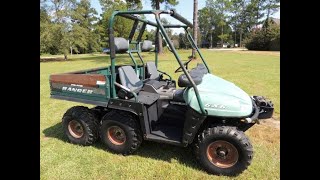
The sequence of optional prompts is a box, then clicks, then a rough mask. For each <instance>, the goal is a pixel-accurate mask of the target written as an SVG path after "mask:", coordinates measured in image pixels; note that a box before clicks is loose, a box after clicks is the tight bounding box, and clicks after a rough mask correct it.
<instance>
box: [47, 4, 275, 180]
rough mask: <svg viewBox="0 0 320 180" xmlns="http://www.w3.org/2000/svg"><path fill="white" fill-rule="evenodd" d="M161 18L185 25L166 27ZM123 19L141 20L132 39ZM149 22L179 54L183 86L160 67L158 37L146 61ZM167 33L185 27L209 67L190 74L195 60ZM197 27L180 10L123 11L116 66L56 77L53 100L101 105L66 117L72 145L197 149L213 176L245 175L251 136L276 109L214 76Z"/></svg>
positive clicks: (114, 41) (113, 45) (126, 150)
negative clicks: (124, 32) (124, 33)
mask: <svg viewBox="0 0 320 180" xmlns="http://www.w3.org/2000/svg"><path fill="white" fill-rule="evenodd" d="M143 14H150V15H153V17H154V18H155V21H149V20H146V19H144V18H142V16H140V15H143ZM160 15H167V16H171V17H172V18H175V19H176V20H178V21H180V22H181V23H180V24H169V25H163V24H162V23H161V21H160ZM116 17H117V18H127V19H130V20H132V21H133V25H132V30H131V33H130V34H129V35H128V37H126V38H124V37H114V29H113V25H114V22H115V21H114V19H115V18H116ZM147 25H149V26H153V27H154V28H155V30H156V31H155V33H156V34H155V35H156V37H162V38H163V39H164V41H165V42H166V43H167V46H168V48H169V50H170V51H171V52H172V53H173V54H174V56H175V59H176V61H177V62H178V64H177V65H178V68H177V70H176V71H175V72H176V73H177V72H180V73H181V72H182V74H181V75H180V76H179V78H178V79H177V81H176V80H173V79H172V78H171V76H170V75H168V74H167V73H165V72H162V71H160V70H159V69H158V47H157V44H158V43H157V40H156V42H155V44H156V47H155V50H154V52H155V59H154V61H148V62H145V61H144V60H143V58H142V55H141V52H143V51H151V50H152V49H153V47H152V42H151V41H148V40H142V35H143V33H144V31H145V29H146V26H147ZM167 28H183V29H184V30H185V33H186V35H187V37H188V40H189V42H190V44H191V45H192V47H193V48H194V49H195V50H196V51H197V53H198V55H199V57H200V59H201V62H202V63H198V64H197V66H196V67H194V68H192V69H190V68H189V69H188V64H189V63H190V62H191V60H192V59H189V60H185V61H182V60H181V58H180V57H179V55H178V53H177V51H176V49H175V47H174V46H173V43H172V42H171V40H170V38H169V37H168V34H167V32H166V29H167ZM190 28H193V25H192V24H191V23H190V22H189V21H188V20H186V19H185V18H184V17H182V16H181V15H179V14H178V13H177V12H176V11H174V10H144V11H115V12H114V13H113V14H112V15H111V17H110V19H109V28H108V33H109V46H110V58H111V65H110V66H106V67H102V68H97V69H90V70H83V71H77V72H70V73H63V74H53V75H51V76H50V88H51V98H55V99H61V100H68V101H74V102H79V103H86V104H91V105H95V107H94V108H90V109H89V108H87V107H84V106H75V107H72V108H70V109H69V110H67V112H66V113H65V114H64V116H63V118H62V124H63V129H64V133H65V134H66V136H67V137H68V139H69V141H70V142H71V143H74V144H79V145H91V144H93V143H94V142H95V141H96V140H98V139H100V140H101V141H102V142H103V143H104V144H105V146H106V148H107V149H109V150H110V151H112V152H115V153H120V154H124V155H128V154H131V153H133V152H134V151H136V150H138V148H139V146H140V145H141V143H142V142H143V141H144V140H145V141H156V142H159V143H168V144H172V145H176V146H182V147H187V146H192V147H193V148H194V152H195V157H196V158H197V159H198V161H199V163H200V164H201V165H202V167H203V168H204V169H205V170H207V172H209V173H213V174H221V175H228V176H234V175H237V174H239V173H241V172H242V171H244V170H245V169H246V168H247V167H248V166H249V165H250V163H251V161H252V158H253V147H252V145H251V143H250V141H249V139H248V137H247V136H246V135H245V134H244V132H245V131H246V130H247V129H249V128H250V127H252V126H253V125H254V124H255V123H257V122H258V119H265V118H270V117H271V116H272V114H273V104H272V103H271V101H269V100H266V99H265V98H264V97H262V96H249V95H248V94H247V93H246V92H244V91H243V90H241V89H240V88H239V87H237V86H236V85H234V84H233V83H231V82H228V81H226V80H224V79H222V78H219V77H217V76H215V75H214V74H212V72H211V71H210V69H209V68H208V65H207V63H206V61H205V59H204V58H203V56H202V54H201V52H200V50H199V49H198V47H197V46H196V45H195V42H194V41H193V39H192V37H191V34H190V33H189V29H190ZM137 29H139V31H137ZM135 33H137V34H136V35H135ZM156 39H158V38H156ZM118 53H127V54H128V55H129V56H130V58H131V60H132V65H121V64H117V60H118V58H119V57H118V58H117V56H116V54H118ZM133 53H136V55H137V56H138V57H139V61H138V62H139V63H138V62H137V61H136V59H135V58H134V56H133ZM164 76H167V77H168V78H164ZM177 85H178V86H179V88H178V87H177ZM160 151H161V150H160Z"/></svg>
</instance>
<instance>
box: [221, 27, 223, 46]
mask: <svg viewBox="0 0 320 180" xmlns="http://www.w3.org/2000/svg"><path fill="white" fill-rule="evenodd" d="M221 35H222V38H221V45H222V47H223V25H222V32H221Z"/></svg>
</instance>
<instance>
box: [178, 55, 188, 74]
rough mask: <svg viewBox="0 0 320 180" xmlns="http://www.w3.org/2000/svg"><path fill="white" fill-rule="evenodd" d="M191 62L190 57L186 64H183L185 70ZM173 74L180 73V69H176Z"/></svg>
mask: <svg viewBox="0 0 320 180" xmlns="http://www.w3.org/2000/svg"><path fill="white" fill-rule="evenodd" d="M191 61H192V57H191V58H189V60H188V61H187V62H185V63H183V66H184V67H186V69H188V64H189V63H190V62H191ZM174 72H175V73H178V72H182V68H181V67H178V69H176V70H175V71H174Z"/></svg>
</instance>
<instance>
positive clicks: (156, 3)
mask: <svg viewBox="0 0 320 180" xmlns="http://www.w3.org/2000/svg"><path fill="white" fill-rule="evenodd" d="M160 3H165V7H166V9H169V8H170V7H171V6H175V5H177V4H178V3H179V1H178V0H151V6H152V8H154V9H156V10H160ZM157 47H158V48H157V49H158V53H159V54H162V52H163V47H162V38H161V35H160V33H159V36H158V44H157Z"/></svg>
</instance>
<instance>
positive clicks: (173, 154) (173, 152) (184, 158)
mask: <svg viewBox="0 0 320 180" xmlns="http://www.w3.org/2000/svg"><path fill="white" fill-rule="evenodd" d="M43 133H44V134H45V136H46V137H50V138H56V139H59V140H61V141H64V142H68V139H67V137H66V136H65V135H64V133H63V129H62V123H61V122H60V123H57V124H56V125H53V126H51V127H49V128H47V129H45V130H43ZM93 147H95V148H97V149H102V150H106V148H105V147H104V145H103V144H102V143H101V142H100V141H98V142H97V143H95V144H94V145H93ZM133 155H134V156H141V157H144V158H152V159H155V160H159V161H166V162H169V163H171V162H172V161H178V162H179V163H180V164H183V165H185V166H188V167H191V168H193V169H196V170H202V169H201V168H200V166H199V165H198V163H197V161H196V159H195V157H194V155H193V153H192V148H191V147H187V148H183V147H178V146H173V145H168V144H160V143H155V142H150V141H143V143H142V144H141V146H140V147H139V149H138V150H137V151H136V152H135V153H134V154H133Z"/></svg>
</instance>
